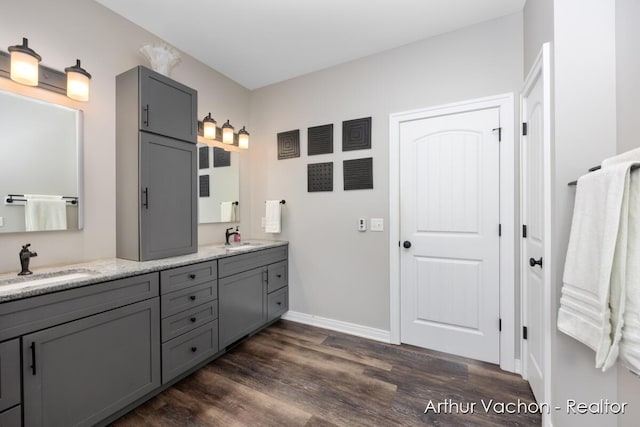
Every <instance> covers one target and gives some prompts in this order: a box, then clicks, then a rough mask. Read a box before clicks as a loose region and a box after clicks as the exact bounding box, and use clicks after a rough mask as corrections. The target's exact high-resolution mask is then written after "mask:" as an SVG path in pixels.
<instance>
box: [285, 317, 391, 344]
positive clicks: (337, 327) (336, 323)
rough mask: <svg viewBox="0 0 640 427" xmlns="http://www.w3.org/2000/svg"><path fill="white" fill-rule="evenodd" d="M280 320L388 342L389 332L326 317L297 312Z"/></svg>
mask: <svg viewBox="0 0 640 427" xmlns="http://www.w3.org/2000/svg"><path fill="white" fill-rule="evenodd" d="M282 318H283V319H285V320H290V321H292V322H297V323H304V324H305V325H311V326H317V327H318V328H324V329H330V330H332V331H338V332H343V333H345V334H349V335H355V336H357V337H362V338H368V339H370V340H374V341H382V342H385V343H388V342H389V331H385V330H382V329H376V328H371V327H369V326H362V325H356V324H355V323H348V322H343V321H341V320H333V319H327V318H326V317H320V316H314V315H312V314H306V313H300V312H297V311H287V312H286V313H285V314H284V315H283V316H282Z"/></svg>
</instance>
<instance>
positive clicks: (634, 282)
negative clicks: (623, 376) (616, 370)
mask: <svg viewBox="0 0 640 427" xmlns="http://www.w3.org/2000/svg"><path fill="white" fill-rule="evenodd" d="M628 235H629V237H628V239H627V271H626V279H627V281H626V287H625V290H626V306H625V310H624V316H623V318H624V325H623V327H622V339H621V341H620V360H621V361H622V363H623V364H624V365H625V366H626V367H627V368H628V369H629V370H631V371H632V372H634V373H635V374H637V375H640V261H639V260H640V170H636V171H635V172H632V173H631V179H630V183H629V219H628Z"/></svg>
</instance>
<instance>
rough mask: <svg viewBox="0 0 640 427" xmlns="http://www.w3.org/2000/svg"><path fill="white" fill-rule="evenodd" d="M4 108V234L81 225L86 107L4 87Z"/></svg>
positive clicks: (0, 154)
mask: <svg viewBox="0 0 640 427" xmlns="http://www.w3.org/2000/svg"><path fill="white" fill-rule="evenodd" d="M0 111H1V112H2V114H0V197H2V203H0V233H16V232H24V231H50V230H80V229H82V226H83V221H82V206H83V200H82V197H81V194H82V184H81V177H82V111H79V110H74V109H72V108H67V107H63V106H60V105H56V104H51V103H48V102H44V101H40V100H37V99H33V98H28V97H25V96H22V95H17V94H13V93H10V92H5V91H0Z"/></svg>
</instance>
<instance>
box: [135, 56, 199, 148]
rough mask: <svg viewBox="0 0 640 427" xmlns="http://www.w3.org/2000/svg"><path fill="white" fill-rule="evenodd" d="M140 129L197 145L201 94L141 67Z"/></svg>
mask: <svg viewBox="0 0 640 427" xmlns="http://www.w3.org/2000/svg"><path fill="white" fill-rule="evenodd" d="M139 76H140V129H141V130H145V131H148V132H153V133H158V134H160V135H166V136H170V137H172V138H177V139H182V140H184V141H190V142H192V143H194V144H195V143H196V142H197V138H198V111H197V105H198V94H197V92H196V91H195V90H193V89H191V88H189V87H187V86H184V85H182V84H180V83H178V82H176V81H175V80H172V79H170V78H168V77H166V76H163V75H162V74H158V73H156V72H154V71H152V70H150V69H148V68H145V67H140V74H139Z"/></svg>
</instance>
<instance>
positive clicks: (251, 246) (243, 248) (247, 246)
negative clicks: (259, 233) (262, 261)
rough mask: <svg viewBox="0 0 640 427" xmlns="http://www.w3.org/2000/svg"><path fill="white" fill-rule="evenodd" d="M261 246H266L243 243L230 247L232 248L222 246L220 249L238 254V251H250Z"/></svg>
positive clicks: (255, 243)
mask: <svg viewBox="0 0 640 427" xmlns="http://www.w3.org/2000/svg"><path fill="white" fill-rule="evenodd" d="M260 246H264V243H257V242H242V243H239V244H237V245H230V246H227V245H222V246H220V247H221V248H222V249H226V250H227V251H231V252H238V251H248V250H249V249H254V248H259V247H260Z"/></svg>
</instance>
